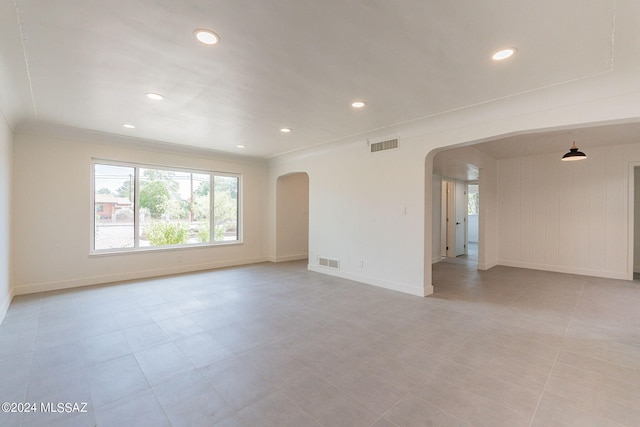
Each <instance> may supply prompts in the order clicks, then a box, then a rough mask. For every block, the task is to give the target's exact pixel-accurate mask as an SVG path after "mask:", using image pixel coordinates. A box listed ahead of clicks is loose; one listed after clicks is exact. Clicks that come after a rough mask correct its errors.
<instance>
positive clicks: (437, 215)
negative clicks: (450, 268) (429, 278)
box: [431, 174, 443, 263]
mask: <svg viewBox="0 0 640 427" xmlns="http://www.w3.org/2000/svg"><path fill="white" fill-rule="evenodd" d="M431 191H432V194H433V198H432V199H431V215H432V218H431V224H432V226H431V262H432V263H436V262H440V260H441V257H440V247H441V244H442V243H441V242H442V238H443V237H442V233H441V229H442V177H441V176H438V175H435V174H434V175H433V179H432V181H431Z"/></svg>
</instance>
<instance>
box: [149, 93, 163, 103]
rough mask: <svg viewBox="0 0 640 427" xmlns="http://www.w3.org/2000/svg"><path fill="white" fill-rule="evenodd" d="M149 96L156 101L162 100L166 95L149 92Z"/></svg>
mask: <svg viewBox="0 0 640 427" xmlns="http://www.w3.org/2000/svg"><path fill="white" fill-rule="evenodd" d="M147 98H149V99H153V100H154V101H162V100H163V99H164V96H162V95H160V94H157V93H148V94H147Z"/></svg>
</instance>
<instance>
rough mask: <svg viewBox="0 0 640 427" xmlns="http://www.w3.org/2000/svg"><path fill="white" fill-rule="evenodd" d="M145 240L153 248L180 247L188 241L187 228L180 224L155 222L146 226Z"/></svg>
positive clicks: (185, 225)
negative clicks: (147, 240)
mask: <svg viewBox="0 0 640 427" xmlns="http://www.w3.org/2000/svg"><path fill="white" fill-rule="evenodd" d="M147 239H149V242H150V243H151V244H152V245H153V246H163V245H181V244H183V243H187V240H188V239H189V227H188V226H187V224H185V223H180V222H178V223H171V222H165V221H155V222H152V223H151V224H149V225H148V226H147Z"/></svg>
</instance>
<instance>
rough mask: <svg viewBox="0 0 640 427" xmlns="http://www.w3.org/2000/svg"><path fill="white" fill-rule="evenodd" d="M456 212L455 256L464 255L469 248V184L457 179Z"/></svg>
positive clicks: (455, 191) (455, 192)
mask: <svg viewBox="0 0 640 427" xmlns="http://www.w3.org/2000/svg"><path fill="white" fill-rule="evenodd" d="M454 212H455V224H454V225H455V227H454V233H455V252H454V256H460V255H464V254H465V253H466V249H467V184H465V183H464V182H461V181H456V184H455V190H454Z"/></svg>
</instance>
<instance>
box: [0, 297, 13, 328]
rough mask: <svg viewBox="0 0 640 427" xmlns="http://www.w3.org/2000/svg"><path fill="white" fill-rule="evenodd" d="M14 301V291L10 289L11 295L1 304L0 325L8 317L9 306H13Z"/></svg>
mask: <svg viewBox="0 0 640 427" xmlns="http://www.w3.org/2000/svg"><path fill="white" fill-rule="evenodd" d="M12 299H13V289H9V293H8V294H7V295H6V296H5V298H4V300H3V301H2V303H1V304H0V325H1V324H2V321H3V320H4V318H5V316H6V315H7V311H9V305H11V300H12Z"/></svg>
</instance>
